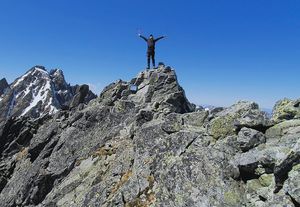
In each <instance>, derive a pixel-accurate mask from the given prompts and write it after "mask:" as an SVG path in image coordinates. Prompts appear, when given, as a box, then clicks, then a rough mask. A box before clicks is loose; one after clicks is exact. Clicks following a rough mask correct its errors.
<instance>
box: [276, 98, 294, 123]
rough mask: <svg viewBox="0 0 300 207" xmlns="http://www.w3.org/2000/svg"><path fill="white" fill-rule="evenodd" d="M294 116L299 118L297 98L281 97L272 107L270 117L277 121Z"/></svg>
mask: <svg viewBox="0 0 300 207" xmlns="http://www.w3.org/2000/svg"><path fill="white" fill-rule="evenodd" d="M294 118H300V107H299V100H296V101H293V100H290V99H286V98H285V99H282V100H280V101H278V102H277V103H276V104H275V106H274V109H273V113H272V119H273V120H274V122H276V123H279V122H282V121H286V120H291V119H294Z"/></svg>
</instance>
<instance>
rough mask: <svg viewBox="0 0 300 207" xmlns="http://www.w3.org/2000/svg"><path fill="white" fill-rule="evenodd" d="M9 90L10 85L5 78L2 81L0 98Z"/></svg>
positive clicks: (0, 83)
mask: <svg viewBox="0 0 300 207" xmlns="http://www.w3.org/2000/svg"><path fill="white" fill-rule="evenodd" d="M8 88H9V85H8V83H7V81H6V79H5V78H2V79H1V80H0V97H1V96H2V95H3V94H4V92H5V91H6V90H7V89H8Z"/></svg>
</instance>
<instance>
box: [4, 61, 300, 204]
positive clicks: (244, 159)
mask: <svg viewBox="0 0 300 207" xmlns="http://www.w3.org/2000/svg"><path fill="white" fill-rule="evenodd" d="M53 74H54V73H53ZM59 77H61V76H59ZM61 80H62V79H60V78H57V79H55V84H56V85H57V86H59V87H64V84H63V82H62V81H61ZM61 84H62V85H61ZM132 85H135V86H136V91H134V92H133V91H132V90H131V86H132ZM72 90H74V88H73V89H72ZM76 90H77V92H78V94H79V95H78V96H77V98H76V101H77V103H79V102H80V103H81V104H79V105H78V104H75V105H77V107H74V108H73V109H72V110H61V111H59V112H58V113H56V114H55V115H53V116H42V117H39V118H38V119H33V118H30V117H15V118H10V119H8V120H7V121H6V122H4V123H0V202H1V205H3V206H7V207H10V206H11V207H12V206H40V207H42V206H63V207H68V206H70V207H76V206H80V207H81V206H82V207H84V206H95V207H96V206H104V207H115V206H119V207H131V206H178V207H181V206H191V207H193V206H195V207H196V206H278V207H279V206H297V205H298V202H299V184H298V180H299V179H298V177H299V175H298V174H299V173H298V171H299V169H298V168H299V167H298V166H299V149H298V148H299V147H298V146H299V141H298V140H299V134H300V130H299V126H298V124H297V120H296V119H295V118H293V119H292V120H288V121H284V122H281V123H279V124H276V125H274V126H273V127H271V128H270V126H271V125H270V122H269V121H270V120H269V119H268V118H267V117H265V115H264V113H263V112H261V111H260V110H259V107H258V105H257V104H255V103H253V102H238V103H237V104H235V105H233V106H231V107H228V108H221V109H218V110H215V111H213V112H212V111H205V110H198V111H194V106H193V104H191V103H189V101H188V100H187V98H186V97H185V94H184V90H183V89H182V88H181V87H180V86H179V84H178V82H177V78H176V74H175V71H174V70H172V69H171V68H170V67H165V66H164V65H160V66H159V68H158V69H157V70H146V71H143V72H141V73H140V74H138V75H137V77H135V78H133V79H132V80H131V81H130V82H126V81H121V80H119V81H116V82H114V83H112V84H110V85H109V86H107V87H106V88H105V89H104V90H103V91H102V93H101V94H100V96H99V97H98V98H96V99H94V100H92V101H90V102H89V103H87V104H86V105H84V106H83V104H84V103H85V100H84V98H83V97H84V96H85V95H86V94H87V91H88V89H87V88H85V87H83V88H82V89H81V90H80V89H79V87H77V89H76ZM8 93H11V94H12V92H8ZM80 94H81V96H80ZM6 98H7V97H6ZM7 99H8V98H7ZM74 99H75V98H74ZM0 103H1V102H0ZM0 109H1V108H0ZM271 124H273V123H271ZM266 129H267V131H266ZM265 131H266V132H265Z"/></svg>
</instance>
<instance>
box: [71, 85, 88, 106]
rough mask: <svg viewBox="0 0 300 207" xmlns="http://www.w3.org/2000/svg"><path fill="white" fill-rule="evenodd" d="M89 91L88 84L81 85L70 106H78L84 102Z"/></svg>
mask: <svg viewBox="0 0 300 207" xmlns="http://www.w3.org/2000/svg"><path fill="white" fill-rule="evenodd" d="M88 93H89V86H88V85H81V86H80V87H78V89H77V90H76V94H75V96H74V97H73V100H72V101H71V103H70V108H74V107H77V106H78V105H79V104H81V103H84V101H85V97H86V96H87V95H88Z"/></svg>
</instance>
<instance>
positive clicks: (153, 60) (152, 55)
mask: <svg viewBox="0 0 300 207" xmlns="http://www.w3.org/2000/svg"><path fill="white" fill-rule="evenodd" d="M154 57H155V53H154V52H149V51H148V52H147V65H148V68H150V58H151V59H152V65H153V68H155V58H154Z"/></svg>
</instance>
